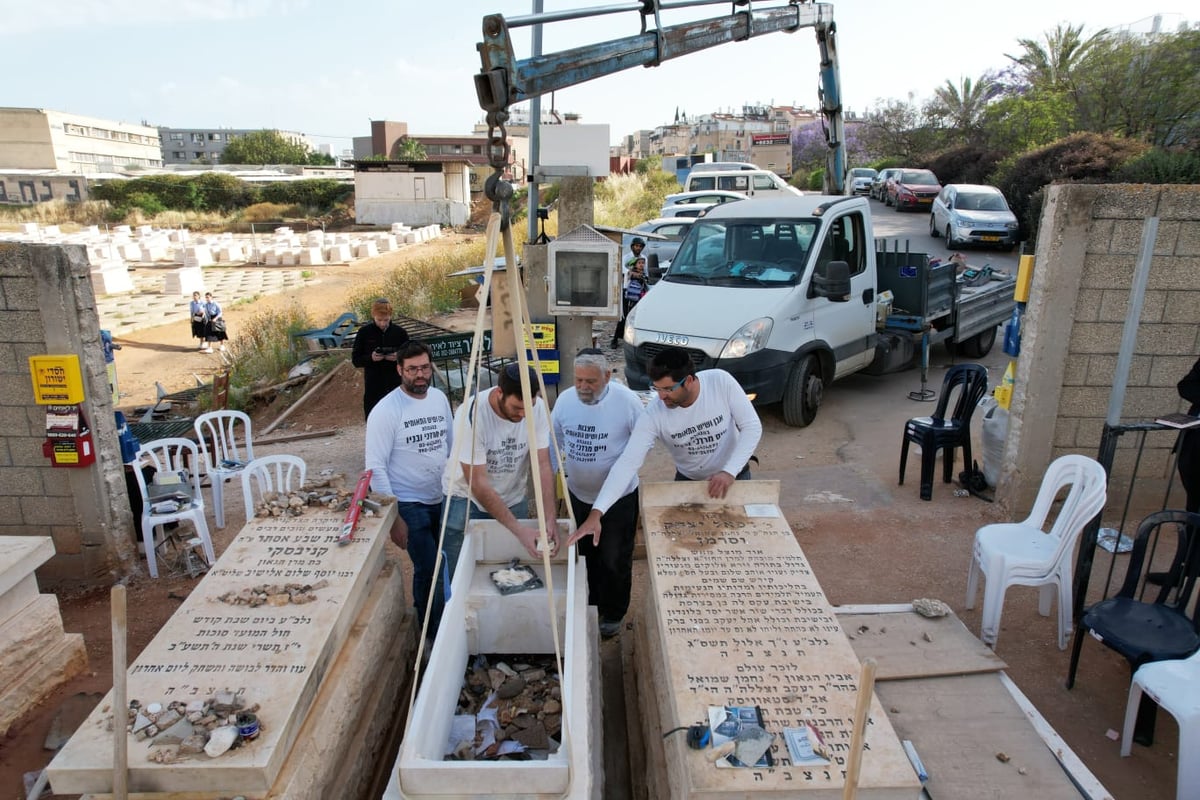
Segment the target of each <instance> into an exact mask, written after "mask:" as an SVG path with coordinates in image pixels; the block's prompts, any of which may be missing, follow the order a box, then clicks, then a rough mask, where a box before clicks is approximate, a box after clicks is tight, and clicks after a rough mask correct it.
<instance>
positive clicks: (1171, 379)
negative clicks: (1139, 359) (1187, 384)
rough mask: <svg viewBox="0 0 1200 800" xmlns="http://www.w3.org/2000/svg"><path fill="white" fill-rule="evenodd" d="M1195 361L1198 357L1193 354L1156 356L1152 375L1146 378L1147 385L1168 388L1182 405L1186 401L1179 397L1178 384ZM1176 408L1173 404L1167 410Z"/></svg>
mask: <svg viewBox="0 0 1200 800" xmlns="http://www.w3.org/2000/svg"><path fill="white" fill-rule="evenodd" d="M1195 363H1196V358H1195V356H1192V355H1186V356H1165V355H1164V356H1155V357H1154V360H1153V364H1152V365H1151V367H1150V375H1149V377H1148V379H1147V380H1146V385H1147V386H1161V387H1163V388H1164V389H1168V390H1169V391H1170V392H1171V395H1172V396H1173V397H1174V399H1175V400H1176V401H1178V404H1180V405H1182V404H1183V402H1184V401H1183V400H1182V399H1180V398H1179V395H1178V394H1177V389H1176V386H1177V385H1178V384H1179V381H1180V380H1181V379H1182V378H1183V376H1184V375H1187V374H1188V371H1189V370H1190V369H1191V368H1192V365H1193V364H1195ZM1174 409H1175V406H1172V407H1171V408H1170V409H1167V410H1174ZM1185 410H1186V409H1185Z"/></svg>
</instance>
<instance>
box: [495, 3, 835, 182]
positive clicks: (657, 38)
mask: <svg viewBox="0 0 1200 800" xmlns="http://www.w3.org/2000/svg"><path fill="white" fill-rule="evenodd" d="M726 1H727V0H726ZM663 2H664V0H643V1H642V2H631V3H624V4H623V5H616V6H608V7H600V8H591V9H579V10H577V11H573V12H559V13H552V14H538V15H529V16H524V17H514V18H512V19H508V20H506V19H505V18H504V17H503V16H502V15H500V14H489V15H488V16H486V17H484V18H483V41H482V42H480V43H479V44H478V45H477V48H478V50H479V54H480V61H481V62H482V67H481V69H480V71H479V74H477V75H476V76H475V91H476V94H477V95H478V97H479V104H480V106H481V107H482V108H483V110H484V111H486V112H488V114H489V121H494V120H495V119H496V115H501V114H503V115H506V114H507V110H508V108H509V107H510V106H512V105H514V104H517V103H520V102H522V101H524V100H527V99H529V98H531V97H538V96H541V95H544V94H548V93H549V92H553V91H557V90H559V89H565V88H567V87H569V86H576V85H578V84H581V83H585V82H587V81H590V80H594V79H596V78H600V77H604V76H606V75H612V74H614V73H616V72H621V71H623V70H626V69H630V68H632V67H652V66H657V65H658V64H661V63H662V62H663V61H667V60H670V59H673V58H679V57H680V56H685V55H689V54H691V53H697V52H700V51H701V50H706V49H708V48H710V47H716V46H718V45H722V44H726V43H728V42H735V41H743V40H746V39H751V38H754V37H757V36H763V35H766V34H768V33H777V32H785V33H794V32H795V31H797V30H800V29H801V28H813V29H815V30H816V34H817V43H818V46H819V47H820V53H821V72H820V92H819V94H820V97H821V113H822V115H823V117H824V128H825V136H826V140H827V141H828V143H829V148H830V153H829V156H828V158H827V169H826V176H827V177H826V189H827V190H828V191H831V192H834V193H840V192H841V190H842V186H843V184H844V181H845V172H846V157H845V141H844V127H843V123H842V109H841V89H840V85H839V75H838V66H837V48H836V46H835V42H834V38H835V30H836V28H835V26H834V23H833V6H832V5H830V4H829V3H805V2H803V0H800V2H797V0H790V2H787V3H786V4H785V5H782V6H776V7H771V8H762V7H761V5H760V6H758V7H753V6H752V4H751V3H749V2H746V0H737V1H735V6H745V7H746V8H745V9H744V10H737V11H733V12H732V13H730V14H727V15H725V16H722V17H714V18H711V19H704V20H696V21H692V22H686V23H681V24H679V25H673V26H670V27H662V25H661V20H660V16H659V10H660V4H662V3H663ZM710 2H711V0H694V2H693V3H691V4H692V5H705V4H708V3H710ZM685 5H689V3H686V2H684V3H679V2H675V3H672V4H671V7H672V8H678V7H682V6H685ZM623 11H638V12H639V13H641V15H642V29H643V32H642V33H640V34H638V35H636V36H628V37H625V38H622V39H613V40H611V41H607V42H598V43H596V44H589V45H583V46H580V47H574V48H571V49H568V50H562V51H560V52H557V53H549V54H545V55H539V56H534V57H532V58H527V59H517V58H516V57H515V55H514V53H513V44H512V36H511V34H510V29H511V28H514V27H523V26H527V25H536V24H542V23H546V22H554V21H560V20H563V19H568V18H581V17H585V16H596V15H598V14H611V13H618V12H623ZM648 16H653V18H654V21H655V23H656V26H655V27H654V28H653V29H651V30H646V19H647V17H648ZM499 121H500V122H501V123H502V122H503V119H502V118H501V119H500V120H499Z"/></svg>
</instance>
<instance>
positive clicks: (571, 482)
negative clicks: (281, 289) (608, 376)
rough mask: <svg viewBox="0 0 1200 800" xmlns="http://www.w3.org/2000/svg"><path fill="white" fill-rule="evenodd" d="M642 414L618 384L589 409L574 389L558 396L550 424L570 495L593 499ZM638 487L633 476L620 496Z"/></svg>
mask: <svg viewBox="0 0 1200 800" xmlns="http://www.w3.org/2000/svg"><path fill="white" fill-rule="evenodd" d="M643 413H644V410H643V408H642V401H641V400H639V399H638V396H637V395H636V394H634V393H633V392H632V391H631V390H630V389H629V388H628V387H627V386H623V385H621V384H619V383H612V382H610V383H609V384H608V385H607V386H606V387H604V391H603V393H602V394H601V395H600V399H599V400H597V401H596V402H595V403H594V404H592V405H587V404H585V403H583V402H581V401H580V399H579V395H578V394H577V393H576V392H575V388H574V387H572V388H570V389H567V390H566V391H565V392H563V393H562V394H560V395H559V396H558V401H557V402H556V403H555V404H554V411H553V412H551V414H550V422H551V424H552V425H553V426H554V438H555V439H556V440H557V441H558V443H559V446H560V447H562V451H563V460H564V461H565V462H566V467H567V488H568V489H570V490H571V494H573V495H575V496H576V497H578V498H579V499H580V500H583V501H584V502H585V503H591V502H592V501H594V500H595V499H596V496H597V495H598V494H599V493H600V488H601V487H602V486H603V485H604V479H605V478H606V477H607V476H608V473H609V471H610V470H611V469H612V466H613V464H615V463H616V461H617V459H618V458H619V457H620V455H621V453H622V452H624V451H625V448H626V446H627V444H628V442H629V437H630V435H631V434H632V433H633V429H634V426H635V425H636V424H637V421H638V420H639V419H640V418H641V417H642V414H643ZM637 485H638V477H637V473H636V472H634V474H633V477H632V478H631V479H630V480H629V482H628V483H627V484H626V485H625V487H624V488H623V489H622V490H621V494H620V496H621V497H624V496H625V495H627V494H629V493H630V492H632V491H633V490H634V489H636V488H637Z"/></svg>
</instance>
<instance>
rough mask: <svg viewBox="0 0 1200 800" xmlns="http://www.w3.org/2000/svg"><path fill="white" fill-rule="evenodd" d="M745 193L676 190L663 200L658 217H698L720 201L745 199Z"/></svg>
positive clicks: (727, 201) (717, 190) (731, 201)
mask: <svg viewBox="0 0 1200 800" xmlns="http://www.w3.org/2000/svg"><path fill="white" fill-rule="evenodd" d="M745 199H746V195H744V194H738V193H737V192H725V191H721V190H719V189H712V190H709V191H706V192H678V193H676V194H669V195H667V196H666V198H664V200H663V207H662V211H660V212H659V216H660V217H698V216H700V215H701V214H703V213H704V211H705V210H706V209H709V208H712V207H713V206H719V205H721V204H722V203H733V202H736V201H738V200H745Z"/></svg>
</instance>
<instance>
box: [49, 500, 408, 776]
mask: <svg viewBox="0 0 1200 800" xmlns="http://www.w3.org/2000/svg"><path fill="white" fill-rule="evenodd" d="M385 511H386V513H385V514H383V515H382V516H379V517H372V518H364V519H362V520H361V521H360V525H359V528H358V530H357V531H356V533H355V537H354V540H353V541H352V542H351V543H350V544H349V545H346V546H339V545H338V544H337V539H338V534H339V532H340V528H341V521H342V520H341V517H342V515H341V514H338V513H334V512H312V511H310V512H309V513H306V514H305V515H303V516H299V517H288V516H284V517H276V518H268V519H254V520H251V521H250V522H248V523H247V524H246V526H245V527H244V528H243V529H242V531H241V532H240V533H239V534H238V536H237V538H235V539H234V541H233V542H232V543H231V544H230V545H229V548H228V549H227V550H226V551H225V552H224V553H223V554H222V555H221V557H220V559H218V561H217V563H216V564H215V565H214V566H213V568H212V569H211V570H210V571H209V573H208V574H207V575H206V576H205V577H204V579H203V580H202V581H201V582H200V583H199V585H197V586H196V588H195V589H193V590H192V593H191V594H190V595H189V596H188V599H187V600H185V601H184V602H183V604H182V605H181V606H180V608H179V610H178V611H176V612H175V614H174V615H172V617H171V618H170V619H169V620H168V621H167V624H166V625H165V626H163V628H162V630H160V631H159V633H158V635H157V636H155V637H154V639H153V640H152V641H151V642H150V643H149V644H148V645H146V648H145V649H144V650H143V651H142V653H141V655H140V656H138V658H137V660H136V661H134V662H133V664H132V665H131V666H130V668H129V670H128V690H127V696H128V697H129V698H130V699H131V700H133V699H136V700H138V701H139V702H140V703H141V704H142V705H143V706H145V705H147V704H149V703H153V702H157V703H161V704H163V705H164V706H165V705H167V704H168V703H171V702H173V701H175V700H181V701H184V702H189V701H195V700H201V701H203V700H207V699H208V698H210V697H212V696H214V695H216V694H217V693H220V692H228V693H232V694H234V695H235V696H236V697H238V698H239V699H240V700H241V701H242V702H243V703H244V704H245V705H246V706H252V705H254V704H258V705H259V710H258V711H257V712H256V713H257V715H258V719H259V721H260V723H261V726H262V730H261V732H260V734H259V735H258V738H257V739H254V740H253V741H250V742H247V743H246V745H245V746H243V747H240V748H238V749H235V750H231V751H229V752H227V753H225V754H224V755H222V756H219V757H217V758H208V757H207V756H205V755H203V754H201V755H198V756H195V757H190V758H185V759H183V760H179V761H176V762H175V763H165V764H164V763H156V762H154V761H151V758H150V757H151V755H152V751H154V750H157V749H159V748H157V747H151V742H150V740H148V739H147V740H137V739H134V738H133V737H132V736H131V737H130V739H129V789H130V791H131V792H213V793H216V792H228V793H231V794H245V793H253V792H261V791H264V790H267V789H269V788H270V787H271V786H272V784H273V782H274V780H275V778H276V776H277V775H278V773H279V771H280V769H281V768H282V766H283V763H284V760H285V759H286V758H287V755H288V752H289V751H290V749H291V746H292V744H293V742H294V741H295V739H296V736H297V734H298V733H299V731H300V728H301V725H302V724H303V722H304V719H305V715H306V714H307V712H308V710H309V707H310V706H311V705H312V703H313V700H314V698H315V697H316V695H317V692H318V690H319V688H320V686H321V681H322V679H323V678H324V676H325V674H326V673H327V671H328V670H329V669H330V666H331V665H332V664H333V662H334V660H335V659H336V658H337V656H338V653H339V651H340V650H341V647H342V644H343V642H345V640H346V637H347V635H348V633H349V630H350V627H351V625H352V623H353V622H354V620H355V618H356V617H357V615H358V612H359V608H360V606H361V605H362V603H363V602H364V600H365V598H366V596H367V594H368V592H369V591H370V589H371V585H372V583H373V581H374V579H375V577H376V575H377V574H378V572H379V570H380V567H381V565H382V563H383V557H384V549H383V543H384V540H385V539H386V538H387V537H386V531H387V530H388V529H389V527H390V525H391V521H392V519H394V517H395V505H394V504H393V505H388V506H386V507H385ZM321 582H324V584H322V583H321ZM262 584H276V585H285V584H304V585H310V586H315V587H317V588H315V589H314V590H313V591H312V594H313V595H315V599H314V600H312V601H311V602H306V603H304V604H295V603H286V602H285V603H284V604H281V605H273V604H270V603H268V604H264V605H258V606H254V607H251V606H247V605H236V604H232V603H229V602H225V601H222V600H221V599H219V598H221V597H223V596H225V595H227V593H230V592H233V593H234V594H237V593H239V592H242V591H244V590H248V589H251V588H252V587H256V586H259V585H262ZM111 702H112V695H111V694H110V695H109V696H108V697H106V698H105V700H104V702H102V703H101V704H100V706H99V707H98V708H97V709H96V710H95V711H94V712H93V713H92V715H91V716H90V717H88V719H87V720H86V721H85V722H84V723H83V725H81V726H80V728H79V730H78V731H77V732H76V734H75V736H73V737H72V738H71V740H70V741H69V742H68V743H67V745H66V746H65V747H64V748H63V750H62V751H61V752H60V753H59V754H58V755H57V756H56V757H55V758H54V760H53V761H52V762H51V763H50V766H49V767H48V768H47V770H48V772H49V774H50V785H51V787H52V788H53V790H54V791H55V793H57V794H76V793H83V792H108V791H111V788H112V752H113V744H112V733H111V732H109V730H108V723H109V718H110V716H111ZM124 729H125V724H124V719H123V718H122V719H121V724H120V725H119V731H121V735H126V734H124Z"/></svg>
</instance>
